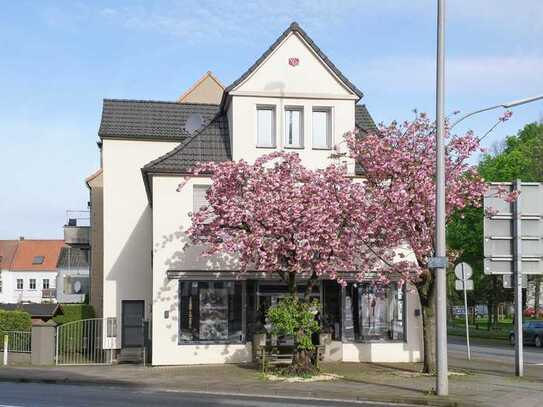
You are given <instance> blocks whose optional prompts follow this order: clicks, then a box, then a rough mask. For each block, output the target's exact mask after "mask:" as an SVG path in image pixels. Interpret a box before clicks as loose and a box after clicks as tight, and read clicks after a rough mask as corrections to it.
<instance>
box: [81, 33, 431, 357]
mask: <svg viewBox="0 0 543 407" xmlns="http://www.w3.org/2000/svg"><path fill="white" fill-rule="evenodd" d="M368 80H371V78H369V79H368ZM211 81H213V83H212V82H211ZM362 96H363V95H362V92H361V91H360V90H358V89H357V88H356V87H355V86H354V85H353V84H352V83H351V82H350V81H349V80H348V79H347V78H346V77H345V76H344V75H343V74H342V73H341V72H340V70H339V69H338V68H337V67H335V66H334V65H333V64H332V62H331V61H330V60H329V59H328V58H327V57H326V56H325V55H324V53H323V52H322V51H321V50H320V49H319V48H318V47H317V46H316V45H315V43H314V42H313V41H312V40H311V38H309V36H308V35H307V34H306V33H305V32H304V31H303V30H302V29H301V28H300V27H299V26H298V25H297V24H296V23H293V24H292V25H291V26H290V27H289V28H288V29H287V30H286V31H285V32H284V33H283V34H282V35H281V36H280V37H279V38H278V39H277V41H276V42H275V43H274V44H273V45H272V46H271V47H270V48H268V49H267V50H266V52H265V53H264V54H263V55H262V56H261V57H260V58H259V59H258V60H257V61H256V62H255V63H254V64H253V65H252V66H251V67H250V68H249V69H248V70H247V71H246V72H245V73H243V74H242V75H241V76H240V77H239V78H238V79H237V80H236V81H234V82H233V83H232V84H231V85H230V86H228V87H226V88H223V87H222V85H220V82H218V80H216V78H214V77H212V75H211V74H209V73H208V75H207V77H204V78H202V80H200V81H199V82H198V83H197V84H196V85H195V86H194V87H193V88H191V89H190V90H189V91H187V92H186V93H185V95H184V96H183V97H182V98H181V99H180V100H179V101H177V102H157V101H130V100H104V106H103V113H102V121H101V125H100V130H99V136H100V138H101V164H102V165H101V170H102V171H101V172H100V176H101V186H100V188H103V189H102V190H101V192H103V197H102V198H103V200H101V201H100V205H102V206H101V207H100V208H96V207H93V211H101V212H102V213H103V220H102V218H101V217H100V219H101V222H103V224H102V223H101V225H100V227H102V226H103V232H102V235H101V239H102V241H103V258H102V259H101V260H102V261H103V270H102V271H100V272H101V273H103V277H102V278H101V279H100V282H101V284H102V286H101V287H93V286H91V293H92V292H93V290H95V291H96V292H100V293H101V294H102V298H103V299H102V301H103V304H102V305H103V317H105V318H117V321H118V324H117V328H118V329H117V332H116V340H115V341H113V342H111V343H114V345H113V347H114V348H116V349H125V348H131V347H139V346H143V343H144V338H143V328H142V319H145V320H149V321H151V320H152V335H151V339H152V363H153V364H154V365H176V364H201V363H228V362H246V361H250V360H251V358H252V355H251V349H252V347H251V340H252V336H253V334H254V333H255V331H256V330H257V329H258V328H257V327H258V324H259V322H260V320H261V319H262V314H263V312H264V311H265V309H266V308H267V307H269V306H270V305H271V304H274V303H275V302H276V301H277V299H278V298H280V297H281V296H283V295H285V293H286V286H285V285H284V284H283V283H282V282H280V281H279V280H276V279H273V278H270V277H269V276H262V275H256V274H251V273H247V274H244V275H243V278H242V279H236V277H237V276H236V265H235V264H232V263H231V262H228V261H225V260H224V259H222V258H214V259H209V258H202V257H201V256H200V255H199V253H200V251H199V249H198V248H196V247H193V248H191V249H189V250H188V251H184V250H183V246H184V243H185V241H186V238H185V235H184V231H185V230H186V229H187V228H188V227H189V225H190V219H189V216H188V213H189V212H191V211H193V209H194V208H195V207H199V205H200V203H201V202H202V200H203V199H204V197H205V190H206V188H207V186H208V185H209V183H210V180H209V179H208V178H206V177H204V176H201V177H192V178H190V179H189V180H188V182H187V183H186V185H185V186H184V187H183V189H182V190H181V192H176V189H177V187H178V185H179V184H180V182H181V181H182V180H183V179H184V177H185V176H186V174H187V170H188V169H190V168H191V166H193V165H194V164H195V163H196V162H199V161H200V162H201V161H225V160H239V159H245V160H247V161H253V160H255V159H256V158H257V157H259V156H261V155H262V154H265V153H269V152H272V151H275V150H288V151H296V152H297V153H298V154H299V155H300V157H301V158H302V160H303V162H304V164H305V165H306V166H308V167H310V168H321V167H324V166H326V165H327V164H328V163H329V162H330V161H329V156H330V154H331V152H332V150H333V149H334V148H335V147H337V148H339V149H342V148H344V145H343V144H341V141H342V137H343V135H344V134H345V133H346V132H347V131H349V130H352V129H354V128H355V127H357V128H358V129H360V130H361V131H362V132H364V131H368V130H371V129H373V128H374V127H375V125H374V122H373V120H372V118H371V117H370V115H369V113H368V111H367V109H366V107H365V106H364V105H360V104H357V103H358V102H359V100H360V99H361V98H362ZM206 102H208V103H206ZM347 163H348V167H349V169H350V172H351V174H352V175H353V176H355V175H356V168H355V165H354V163H353V162H352V161H349V160H348V162H347ZM89 187H90V188H91V190H92V187H91V186H89ZM93 239H94V238H93ZM93 241H94V240H93ZM93 256H94V255H93ZM93 258H94V257H93ZM91 268H92V270H93V272H94V268H93V266H92V265H91ZM91 295H92V294H91ZM314 295H315V296H316V297H319V298H320V299H321V301H322V303H323V314H324V316H325V317H326V318H325V320H326V324H327V327H328V328H330V330H332V332H333V342H332V344H331V345H330V346H329V348H330V349H329V352H327V354H328V355H329V357H330V358H333V359H335V360H343V361H378V362H393V361H396V362H401V361H417V360H419V359H420V357H421V347H422V340H421V326H422V321H421V317H420V316H419V315H420V312H417V310H418V309H420V304H419V301H418V297H417V295H416V293H415V292H414V291H412V290H407V291H404V290H398V289H396V288H395V286H391V287H390V288H389V289H387V290H384V291H378V290H375V289H374V287H373V286H372V285H371V283H370V282H368V283H367V284H360V283H359V284H356V283H355V282H354V281H352V282H350V283H349V285H348V286H347V287H346V288H344V289H342V288H340V287H339V286H338V284H337V283H335V282H333V281H322V282H321V284H320V287H319V290H317V291H316V292H315V293H314ZM211 297H213V298H214V300H215V301H214V302H209V299H210V298H211ZM109 336H111V335H109Z"/></svg>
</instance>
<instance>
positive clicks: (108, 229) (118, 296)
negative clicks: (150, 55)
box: [102, 139, 178, 348]
mask: <svg viewBox="0 0 543 407" xmlns="http://www.w3.org/2000/svg"><path fill="white" fill-rule="evenodd" d="M177 145H178V143H176V142H160V141H132V140H107V139H106V140H103V146H102V160H103V170H104V172H103V178H104V179H103V181H104V293H103V295H104V304H103V306H104V308H103V309H104V311H103V312H104V313H103V316H104V318H107V317H117V318H118V323H117V328H118V330H117V341H116V343H115V344H113V346H114V347H117V348H118V347H120V345H121V301H122V300H144V301H145V317H146V318H149V317H150V310H151V298H152V288H151V284H152V272H151V250H152V229H151V228H152V221H151V209H150V207H149V203H148V200H147V195H146V193H145V187H144V183H143V178H142V175H141V168H142V167H143V166H144V165H145V164H147V163H149V162H150V161H152V160H154V159H156V158H158V157H160V156H161V155H163V154H166V153H167V152H169V151H171V150H172V149H173V148H175V147H176V146H177Z"/></svg>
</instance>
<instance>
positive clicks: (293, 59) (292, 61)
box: [288, 57, 300, 66]
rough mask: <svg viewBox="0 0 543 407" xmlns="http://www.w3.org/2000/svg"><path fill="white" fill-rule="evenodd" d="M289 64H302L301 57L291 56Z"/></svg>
mask: <svg viewBox="0 0 543 407" xmlns="http://www.w3.org/2000/svg"><path fill="white" fill-rule="evenodd" d="M288 64H289V65H290V66H297V65H299V64H300V59H299V58H296V57H292V58H289V59H288Z"/></svg>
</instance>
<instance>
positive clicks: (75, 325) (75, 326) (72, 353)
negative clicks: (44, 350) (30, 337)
mask: <svg viewBox="0 0 543 407" xmlns="http://www.w3.org/2000/svg"><path fill="white" fill-rule="evenodd" d="M106 321H107V320H106V319H103V318H92V319H83V320H80V321H73V322H67V323H65V324H63V325H60V326H58V327H57V337H56V364H57V365H109V364H111V363H112V361H113V351H112V350H111V349H104V346H103V345H104V325H105V324H106V323H108V322H109V321H107V322H106ZM106 332H107V327H106Z"/></svg>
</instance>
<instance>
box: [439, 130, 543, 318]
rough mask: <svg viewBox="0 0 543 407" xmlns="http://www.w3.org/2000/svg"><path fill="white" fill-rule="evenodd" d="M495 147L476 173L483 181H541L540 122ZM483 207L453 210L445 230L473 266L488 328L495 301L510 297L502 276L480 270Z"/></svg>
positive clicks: (537, 290) (538, 288)
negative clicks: (490, 274) (484, 302)
mask: <svg viewBox="0 0 543 407" xmlns="http://www.w3.org/2000/svg"><path fill="white" fill-rule="evenodd" d="M494 147H495V148H494V149H493V150H494V151H493V152H491V153H487V154H485V155H483V157H482V159H481V161H480V163H479V166H478V167H479V174H480V175H481V176H482V177H484V178H485V180H486V181H513V180H515V179H517V178H520V179H521V180H522V181H534V182H541V181H543V124H541V123H531V124H528V125H526V126H525V127H524V128H523V129H522V130H521V131H519V133H518V134H517V135H513V136H509V137H507V138H506V139H505V140H504V142H503V143H499V144H497V145H495V146H494ZM483 216H484V215H483V210H482V209H481V208H467V209H465V210H464V211H462V213H458V214H456V215H455V216H454V217H453V219H452V222H451V224H450V225H449V227H448V230H447V242H448V244H449V247H450V248H452V249H455V250H458V251H459V252H460V253H461V254H460V258H459V260H461V261H466V262H468V263H470V264H471V265H472V266H473V269H474V274H475V275H474V278H475V290H474V292H473V293H472V298H473V299H475V298H476V299H477V300H478V301H481V300H483V301H486V302H487V305H488V312H489V328H490V327H491V326H493V327H496V326H497V321H498V319H497V312H496V311H497V309H496V307H497V305H498V304H499V303H500V302H503V301H510V300H511V298H512V293H511V290H504V289H503V286H502V282H501V278H499V277H498V276H487V275H485V274H484V272H483V258H484V253H483V252H484V250H483V239H484V235H483ZM534 283H535V303H536V304H535V305H536V309H537V307H538V306H539V304H540V294H541V278H540V277H539V276H537V277H535V278H534Z"/></svg>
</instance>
